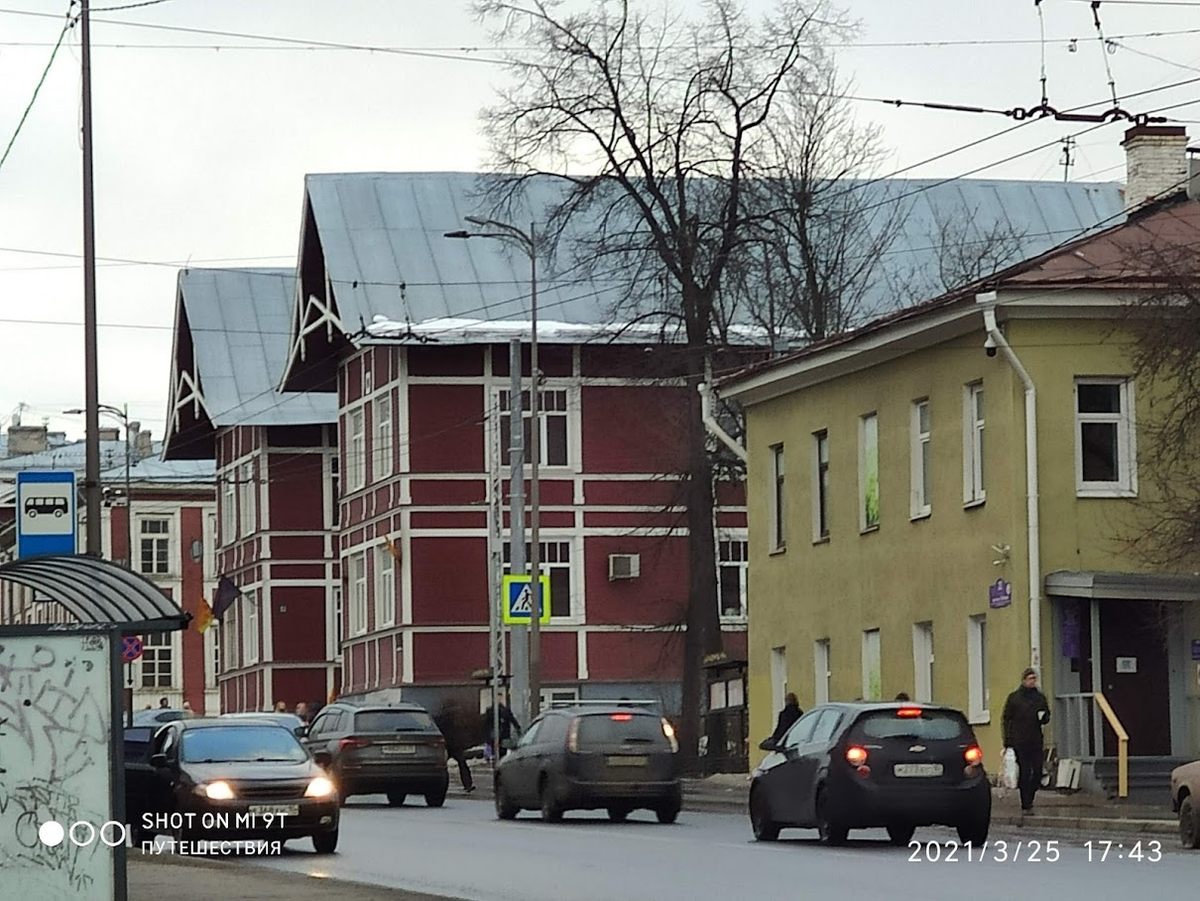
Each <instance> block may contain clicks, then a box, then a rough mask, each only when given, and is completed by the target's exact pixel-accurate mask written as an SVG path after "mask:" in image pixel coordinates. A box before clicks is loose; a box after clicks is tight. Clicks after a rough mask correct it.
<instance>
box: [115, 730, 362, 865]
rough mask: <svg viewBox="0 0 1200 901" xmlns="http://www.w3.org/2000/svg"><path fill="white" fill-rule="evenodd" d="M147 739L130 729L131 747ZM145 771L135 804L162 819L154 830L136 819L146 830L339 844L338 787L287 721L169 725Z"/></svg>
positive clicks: (188, 836) (179, 836) (133, 786)
mask: <svg viewBox="0 0 1200 901" xmlns="http://www.w3.org/2000/svg"><path fill="white" fill-rule="evenodd" d="M131 733H132V734H131ZM141 738H142V735H141V734H139V733H138V732H136V731H135V730H129V732H127V734H126V749H127V751H128V750H130V749H131V745H132V744H134V743H137V742H138V741H139V740H140V739H141ZM132 766H134V764H133V763H132V762H129V763H127V774H128V775H132V772H131V771H130V769H129V768H130V767H132ZM139 770H140V772H139V775H138V778H137V779H136V780H134V779H132V778H131V779H130V785H129V791H128V795H129V798H128V807H129V809H130V811H134V810H136V811H138V812H139V813H140V814H141V815H142V816H143V817H146V816H149V817H150V818H152V819H155V820H156V822H155V823H154V824H153V825H151V826H150V827H149V828H145V827H144V825H143V824H144V821H143V823H136V824H134V825H136V826H138V827H139V829H138V831H139V832H141V833H143V835H145V834H153V833H155V832H170V833H171V835H172V837H173V838H174V839H176V840H177V841H187V842H190V841H196V840H197V839H205V840H209V841H212V840H224V839H230V840H242V839H266V840H267V841H286V840H288V839H295V838H312V843H313V848H314V849H316V850H317V851H318V852H320V853H323V854H328V853H331V852H333V851H334V850H336V848H337V843H338V825H339V816H340V811H339V803H338V795H337V789H336V787H335V786H334V785H333V783H332V781H331V780H330V779H329V778H328V777H327V776H326V775H325V773H324V771H323V770H322V768H321V767H320V766H319V765H318V763H317V761H316V760H314V759H313V757H312V755H310V754H309V752H308V750H307V749H306V748H305V747H304V746H303V745H302V744H301V743H300V741H299V740H298V739H297V738H296V736H295V735H293V734H292V732H291V731H289V730H288V729H285V728H283V727H281V726H276V725H273V724H268V723H258V722H250V721H247V722H238V723H231V722H230V721H229V720H223V719H219V718H214V719H191V720H177V721H175V722H171V723H167V724H166V725H164V726H162V727H161V728H159V729H158V731H157V732H155V733H154V735H153V738H151V740H150V747H149V756H148V759H147V761H146V764H145V766H142V767H137V768H136V769H135V770H133V772H137V771H139ZM177 814H180V815H182V816H176V815H177ZM189 814H190V816H189ZM164 823H169V825H163V824H164ZM206 823H207V824H210V825H209V826H208V827H206V826H205V824H206Z"/></svg>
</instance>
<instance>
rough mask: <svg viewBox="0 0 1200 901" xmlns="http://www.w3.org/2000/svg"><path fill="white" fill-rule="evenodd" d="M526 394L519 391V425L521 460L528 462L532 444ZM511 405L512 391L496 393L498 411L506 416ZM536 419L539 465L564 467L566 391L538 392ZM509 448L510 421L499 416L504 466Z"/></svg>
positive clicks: (566, 455) (506, 464)
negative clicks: (522, 445)
mask: <svg viewBox="0 0 1200 901" xmlns="http://www.w3.org/2000/svg"><path fill="white" fill-rule="evenodd" d="M529 399H530V395H529V392H528V391H522V392H521V422H522V423H523V425H524V429H525V435H524V438H525V448H526V451H525V460H526V462H527V463H528V461H529V447H530V446H531V444H532V438H533V435H532V432H531V431H530V430H531V428H532V423H533V417H532V416H531V415H530V410H529ZM511 404H512V392H511V391H501V392H500V412H501V413H502V414H505V413H508V412H509V410H510V409H511ZM538 404H539V409H538V419H539V420H540V421H541V426H542V428H541V432H540V434H539V435H538V440H539V441H540V442H541V443H540V447H539V449H538V450H539V453H538V457H539V461H538V462H539V463H540V465H542V466H566V465H568V463H569V462H570V454H569V453H568V446H567V434H568V429H567V422H568V411H567V392H566V391H565V390H561V391H540V392H538ZM511 445H512V419H511V417H510V416H505V415H501V417H500V455H501V456H500V459H501V462H502V463H503V464H504V465H505V466H509V465H511V464H510V463H509V454H508V452H509V450H510V449H511Z"/></svg>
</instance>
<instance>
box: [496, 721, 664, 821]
mask: <svg viewBox="0 0 1200 901" xmlns="http://www.w3.org/2000/svg"><path fill="white" fill-rule="evenodd" d="M678 752H679V744H678V743H677V742H676V740H675V730H674V729H673V728H672V727H671V724H670V723H669V722H668V721H667V720H666V719H664V718H663V717H662V716H660V715H658V714H657V713H653V712H651V711H649V710H646V709H637V708H630V707H628V706H623V705H621V704H619V703H617V702H614V703H612V704H596V705H579V706H575V707H564V708H560V709H552V710H548V711H546V712H545V713H543V714H542V715H541V716H540V717H538V718H537V719H536V720H534V721H533V723H532V724H531V725H530V727H529V729H527V730H526V732H525V734H524V735H522V736H521V741H520V742H519V743H518V745H517V747H516V749H515V750H514V751H512V752H511V753H509V754H508V755H507V756H506V757H505V758H504V759H503V760H501V761H500V763H499V765H498V766H497V767H496V776H495V791H496V815H497V816H498V817H499V818H500V819H502V820H511V819H512V818H513V817H515V816H516V815H517V813H518V812H519V811H521V810H541V813H542V819H543V820H546V821H547V822H556V821H558V820H560V819H562V815H563V813H564V812H565V811H568V810H607V811H608V816H609V819H611V820H613V821H615V822H620V821H622V820H624V819H625V818H626V817H627V816H628V815H629V814H630V812H631V811H633V810H636V809H638V808H646V809H650V810H653V811H654V812H655V814H656V815H657V816H658V821H659V822H660V823H673V822H675V819H676V817H678V816H679V808H680V807H681V806H682V803H683V796H682V792H681V783H680V781H679V764H678Z"/></svg>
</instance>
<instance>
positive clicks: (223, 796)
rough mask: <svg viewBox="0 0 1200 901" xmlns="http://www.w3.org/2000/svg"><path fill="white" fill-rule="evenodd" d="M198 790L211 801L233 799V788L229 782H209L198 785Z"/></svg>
mask: <svg viewBox="0 0 1200 901" xmlns="http://www.w3.org/2000/svg"><path fill="white" fill-rule="evenodd" d="M196 791H198V792H200V793H201V794H203V795H204V797H206V798H208V799H209V800H210V801H229V800H232V799H233V789H232V788H231V787H230V785H229V783H228V782H208V783H204V784H202V785H197V786H196Z"/></svg>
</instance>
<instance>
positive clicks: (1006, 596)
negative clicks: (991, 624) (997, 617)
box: [988, 579, 1012, 609]
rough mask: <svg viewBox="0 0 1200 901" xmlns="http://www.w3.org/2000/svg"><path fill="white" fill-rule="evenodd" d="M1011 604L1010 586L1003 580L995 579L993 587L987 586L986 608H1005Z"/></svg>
mask: <svg viewBox="0 0 1200 901" xmlns="http://www.w3.org/2000/svg"><path fill="white" fill-rule="evenodd" d="M1011 603H1012V584H1011V583H1009V582H1005V581H1004V580H1003V579H997V580H996V583H995V584H994V585H990V586H988V606H989V607H991V608H992V609H996V608H997V607H1007V606H1008V605H1009V604H1011Z"/></svg>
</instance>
